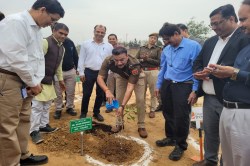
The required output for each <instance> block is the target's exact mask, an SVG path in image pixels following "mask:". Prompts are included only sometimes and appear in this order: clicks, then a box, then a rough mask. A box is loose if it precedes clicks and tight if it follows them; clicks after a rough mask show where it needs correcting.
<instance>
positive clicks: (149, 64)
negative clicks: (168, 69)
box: [136, 33, 161, 118]
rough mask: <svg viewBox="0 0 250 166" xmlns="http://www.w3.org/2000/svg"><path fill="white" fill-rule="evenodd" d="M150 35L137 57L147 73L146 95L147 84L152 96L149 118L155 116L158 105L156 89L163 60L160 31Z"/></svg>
mask: <svg viewBox="0 0 250 166" xmlns="http://www.w3.org/2000/svg"><path fill="white" fill-rule="evenodd" d="M148 37H149V38H148V43H147V44H146V45H144V46H142V47H140V49H139V51H138V52H137V54H136V58H137V59H139V61H140V63H141V65H142V68H143V70H144V73H145V94H144V95H145V96H144V97H146V91H147V84H148V86H149V91H150V96H151V104H150V112H149V118H154V117H155V110H156V106H157V97H156V96H155V94H154V91H155V87H156V81H157V76H158V73H159V70H158V69H159V66H160V61H161V48H160V47H158V46H157V45H156V43H157V41H158V33H152V34H150V35H149V36H148Z"/></svg>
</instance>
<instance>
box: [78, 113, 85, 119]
mask: <svg viewBox="0 0 250 166" xmlns="http://www.w3.org/2000/svg"><path fill="white" fill-rule="evenodd" d="M86 117H87V114H81V115H80V117H79V118H80V119H82V118H86Z"/></svg>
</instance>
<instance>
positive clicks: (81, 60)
mask: <svg viewBox="0 0 250 166" xmlns="http://www.w3.org/2000/svg"><path fill="white" fill-rule="evenodd" d="M85 59H86V51H85V46H84V43H83V44H82V45H81V49H80V53H79V59H78V67H77V71H78V72H79V76H84V75H85V74H84V70H85V66H84V64H85V63H84V62H85Z"/></svg>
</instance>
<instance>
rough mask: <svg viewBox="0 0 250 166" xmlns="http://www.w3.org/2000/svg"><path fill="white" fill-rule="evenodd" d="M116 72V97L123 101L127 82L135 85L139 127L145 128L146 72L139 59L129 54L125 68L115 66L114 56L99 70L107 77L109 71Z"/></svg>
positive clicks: (107, 59) (120, 101) (100, 73)
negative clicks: (142, 70)
mask: <svg viewBox="0 0 250 166" xmlns="http://www.w3.org/2000/svg"><path fill="white" fill-rule="evenodd" d="M109 70H111V71H112V72H114V73H116V98H117V100H118V101H119V103H120V104H121V103H122V100H123V98H124V95H125V92H126V89H127V84H128V82H129V83H132V84H136V85H135V89H134V92H135V96H136V107H137V115H138V128H145V124H144V120H145V98H144V96H143V95H141V94H143V93H144V91H145V82H144V77H145V74H144V73H143V72H141V66H140V63H139V62H138V60H137V59H136V58H134V57H132V56H130V55H129V59H128V63H127V64H126V66H125V67H124V68H123V69H120V68H118V67H116V66H115V62H114V60H113V57H112V56H109V57H107V58H106V59H105V60H104V62H103V64H102V67H101V69H100V71H99V75H101V76H103V77H105V78H107V76H108V71H109Z"/></svg>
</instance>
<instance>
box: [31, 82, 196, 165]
mask: <svg viewBox="0 0 250 166" xmlns="http://www.w3.org/2000/svg"><path fill="white" fill-rule="evenodd" d="M80 98H81V84H80V83H79V84H77V85H76V100H75V110H76V111H77V113H78V115H77V116H75V117H73V116H70V115H68V114H67V113H66V112H65V110H64V111H63V112H62V117H61V119H60V120H54V119H53V113H54V110H55V108H54V106H53V105H52V107H51V113H50V125H51V126H52V127H59V128H60V129H59V130H58V131H56V132H54V133H51V134H43V135H42V136H43V138H44V140H45V141H44V142H43V143H41V144H39V145H35V144H33V143H32V142H31V139H30V142H29V149H30V151H31V152H32V153H34V154H46V155H48V157H49V162H48V163H47V164H46V165H48V166H59V165H63V166H75V165H84V166H93V164H91V163H89V162H88V161H87V160H86V158H85V157H84V156H81V135H80V133H73V134H70V133H69V121H70V120H73V119H78V118H79V116H80V108H81V100H80ZM146 99H147V101H146V105H147V109H146V112H147V114H146V117H145V125H146V129H147V132H148V137H147V138H146V139H143V140H144V141H146V142H147V143H148V144H149V146H150V147H151V148H152V149H153V154H152V159H151V162H150V163H149V164H148V165H149V166H164V165H167V166H191V165H192V164H193V163H195V161H193V160H192V159H191V158H192V157H193V156H199V151H198V150H196V149H195V148H194V147H193V146H192V145H189V146H188V149H187V150H186V151H185V153H184V155H183V157H182V158H181V160H179V161H171V160H169V159H168V155H169V154H170V153H171V151H172V150H173V149H174V147H172V146H170V147H157V146H156V145H155V141H156V140H159V139H162V138H164V137H165V130H164V123H165V120H164V118H163V116H162V113H161V112H157V113H156V117H155V118H153V119H151V118H149V117H148V113H149V104H150V100H149V99H150V95H149V94H148V93H147V96H146ZM94 101H95V93H93V94H92V96H91V99H90V104H89V112H88V115H87V116H90V117H91V116H92V114H93V112H92V110H93V105H94ZM128 105H130V106H129V107H128V110H129V112H126V114H127V115H126V116H125V119H124V120H125V129H124V130H123V131H122V132H121V133H119V134H120V135H123V136H128V137H129V136H132V137H136V138H139V139H142V138H140V137H139V134H138V131H137V116H136V113H135V108H134V106H135V96H134V94H133V95H132V98H131V99H130V101H129V103H128ZM101 114H102V115H103V117H104V119H105V121H104V122H103V124H104V125H100V124H99V123H98V124H95V126H94V129H93V130H91V131H88V132H86V133H84V134H83V155H85V154H88V155H89V156H91V157H92V158H94V159H96V160H100V161H101V162H103V163H107V164H114V165H121V164H122V165H131V164H132V163H134V162H136V161H138V160H139V158H140V157H141V156H142V154H143V151H144V148H143V147H142V145H139V144H137V143H136V142H134V141H132V140H126V139H123V138H120V137H116V135H114V134H110V133H109V131H110V129H111V126H110V125H114V124H115V112H111V113H105V107H101ZM190 136H192V137H193V138H194V139H195V140H196V142H198V140H199V137H198V130H194V129H190Z"/></svg>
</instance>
